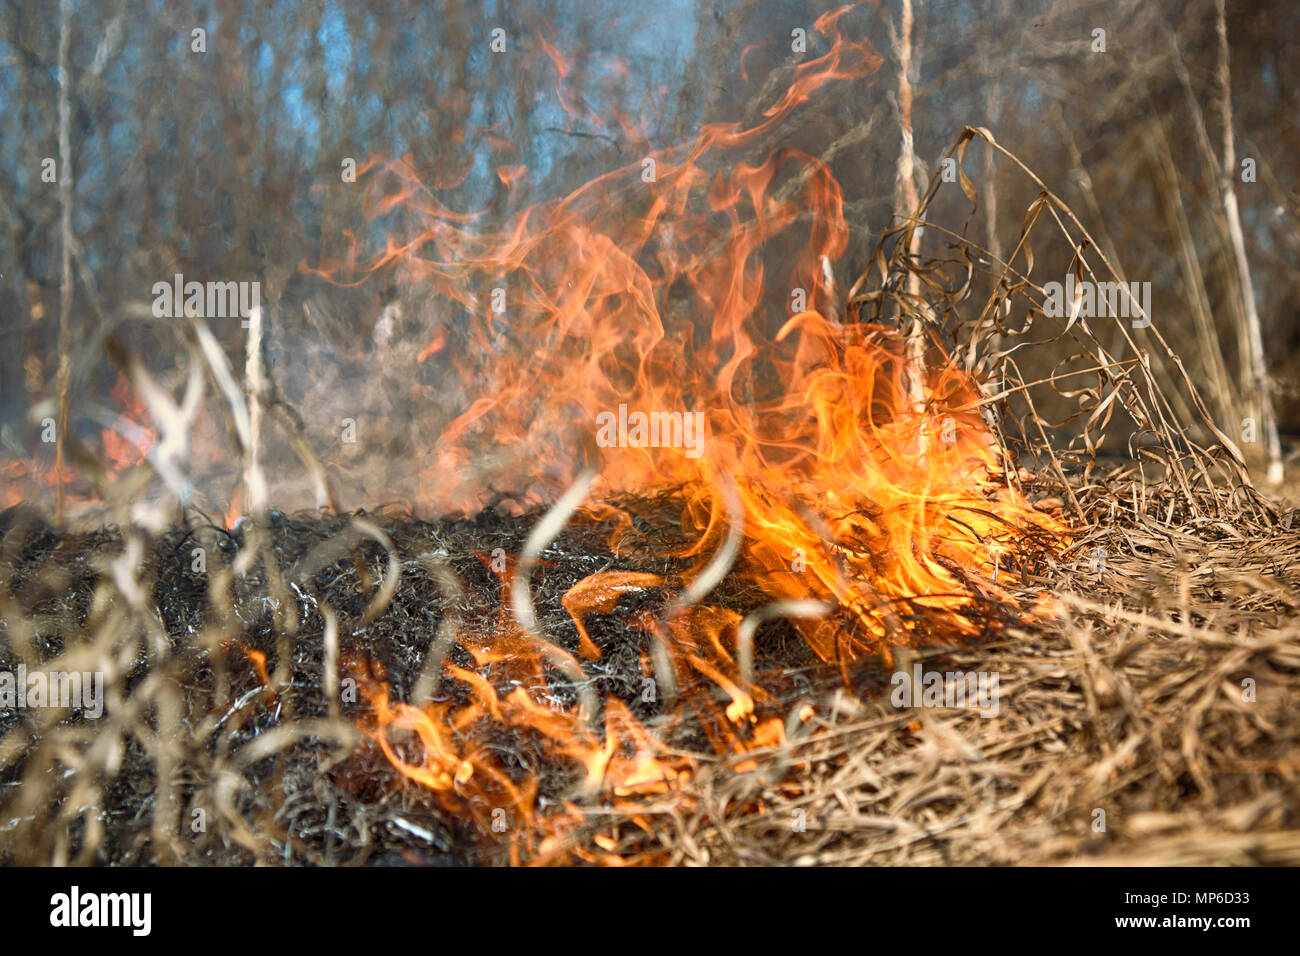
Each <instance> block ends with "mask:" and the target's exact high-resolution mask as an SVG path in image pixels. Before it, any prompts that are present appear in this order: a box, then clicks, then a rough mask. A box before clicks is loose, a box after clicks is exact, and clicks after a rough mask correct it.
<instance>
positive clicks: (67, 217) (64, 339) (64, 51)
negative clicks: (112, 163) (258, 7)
mask: <svg viewBox="0 0 1300 956" xmlns="http://www.w3.org/2000/svg"><path fill="white" fill-rule="evenodd" d="M70 7H71V0H60V2H59V168H58V177H59V206H60V213H61V218H60V223H59V232H60V238H61V240H62V248H61V250H60V252H61V258H62V263H61V275H60V286H59V373H58V392H59V412H58V421H57V423H56V425H55V428H56V429H57V431H56V432H55V435H54V469H55V476H56V482H55V486H54V488H55V492H54V522H55V524H56V525H58V526H60V527H62V525H63V517H64V515H63V505H64V501H63V499H64V491H63V442H64V436H65V435H66V434H67V432H68V386H69V384H70V379H71V377H72V362H71V359H70V357H69V355H68V349H69V347H70V345H71V343H70V341H69V338H70V336H69V332H68V329H69V325H70V324H71V315H70V313H71V312H72V134H71V130H70V125H71V116H70V114H71V109H70V107H69V104H68V87H69V86H70V85H71V79H70V78H69V76H68V31H69V29H70V24H69V18H70V10H69V8H70Z"/></svg>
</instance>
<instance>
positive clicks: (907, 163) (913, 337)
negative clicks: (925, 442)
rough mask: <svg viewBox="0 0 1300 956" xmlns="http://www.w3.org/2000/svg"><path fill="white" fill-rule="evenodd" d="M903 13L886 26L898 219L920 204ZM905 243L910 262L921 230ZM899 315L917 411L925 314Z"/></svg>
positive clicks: (906, 13)
mask: <svg viewBox="0 0 1300 956" xmlns="http://www.w3.org/2000/svg"><path fill="white" fill-rule="evenodd" d="M901 3H902V10H901V14H900V17H899V21H900V22H899V25H898V26H897V27H895V26H894V24H893V23H892V22H891V23H890V25H889V33H890V43H891V44H892V45H893V48H894V52H895V55H896V56H897V58H898V90H897V99H898V127H899V134H900V138H901V145H900V148H899V151H898V165H897V167H896V172H895V176H894V206H895V208H896V209H897V210H898V211H899V214H900V215H904V216H913V215H915V214H916V210H917V206H918V205H919V204H920V195H919V193H918V191H917V188H916V146H915V143H914V140H913V134H912V68H913V63H912V24H913V17H912V0H901ZM898 241H899V242H906V243H907V257H908V259H909V260H910V259H913V258H914V257H915V256H916V253H917V251H918V249H919V248H920V245H921V230H920V228H919V227H916V226H915V224H914V225H913V228H911V229H909V230H907V231H905V232H904V233H903V234H902V235H900V236H899V240H898ZM906 291H907V295H908V297H909V298H910V299H911V301H912V302H919V301H920V292H921V282H920V279H919V278H918V277H917V275H916V273H915V272H911V271H909V272H908V276H907V290H906ZM901 314H911V315H912V319H911V326H910V328H909V329H908V331H907V364H908V375H907V383H908V394H909V395H910V397H911V399H912V404H913V405H914V406H915V407H916V408H917V410H918V411H919V410H920V409H921V408H923V407H924V405H925V325H924V312H923V311H918V310H914V309H911V308H908V309H906V310H904V313H901Z"/></svg>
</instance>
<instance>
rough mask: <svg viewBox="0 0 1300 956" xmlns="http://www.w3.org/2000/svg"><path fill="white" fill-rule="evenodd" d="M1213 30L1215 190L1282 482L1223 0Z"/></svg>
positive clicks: (1274, 467)
mask: <svg viewBox="0 0 1300 956" xmlns="http://www.w3.org/2000/svg"><path fill="white" fill-rule="evenodd" d="M1214 6H1215V12H1216V15H1217V30H1218V34H1219V93H1220V95H1221V96H1222V98H1223V169H1222V174H1221V176H1220V179H1219V191H1220V192H1221V193H1222V194H1223V209H1224V212H1225V213H1226V214H1227V218H1228V237H1229V238H1230V239H1231V240H1232V252H1233V256H1234V258H1235V259H1236V262H1237V278H1238V281H1239V283H1240V288H1241V297H1242V302H1243V305H1244V306H1245V310H1246V341H1245V342H1244V343H1243V344H1244V345H1245V347H1246V350H1247V351H1248V352H1249V354H1250V368H1251V375H1252V378H1253V382H1251V384H1252V385H1253V386H1254V388H1255V390H1256V393H1257V396H1258V399H1257V400H1258V402H1259V416H1260V429H1261V430H1262V431H1263V433H1264V440H1265V442H1266V443H1267V461H1268V481H1269V482H1270V483H1272V484H1278V483H1280V482H1281V481H1282V477H1283V468H1282V442H1281V440H1280V439H1279V438H1278V433H1277V417H1276V415H1275V413H1274V411H1273V390H1272V385H1271V383H1270V382H1269V378H1268V365H1267V363H1266V362H1265V361H1264V335H1263V332H1262V331H1261V329H1260V325H1259V312H1258V311H1256V309H1255V288H1254V285H1253V284H1252V283H1251V281H1250V264H1249V263H1248V262H1247V261H1246V240H1245V236H1244V235H1243V234H1242V231H1241V215H1240V213H1239V212H1238V209H1237V192H1236V189H1235V180H1236V177H1237V169H1236V167H1237V151H1236V147H1235V146H1234V145H1233V137H1232V86H1231V84H1230V77H1229V73H1228V21H1227V17H1226V15H1225V13H1224V0H1215V4H1214Z"/></svg>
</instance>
